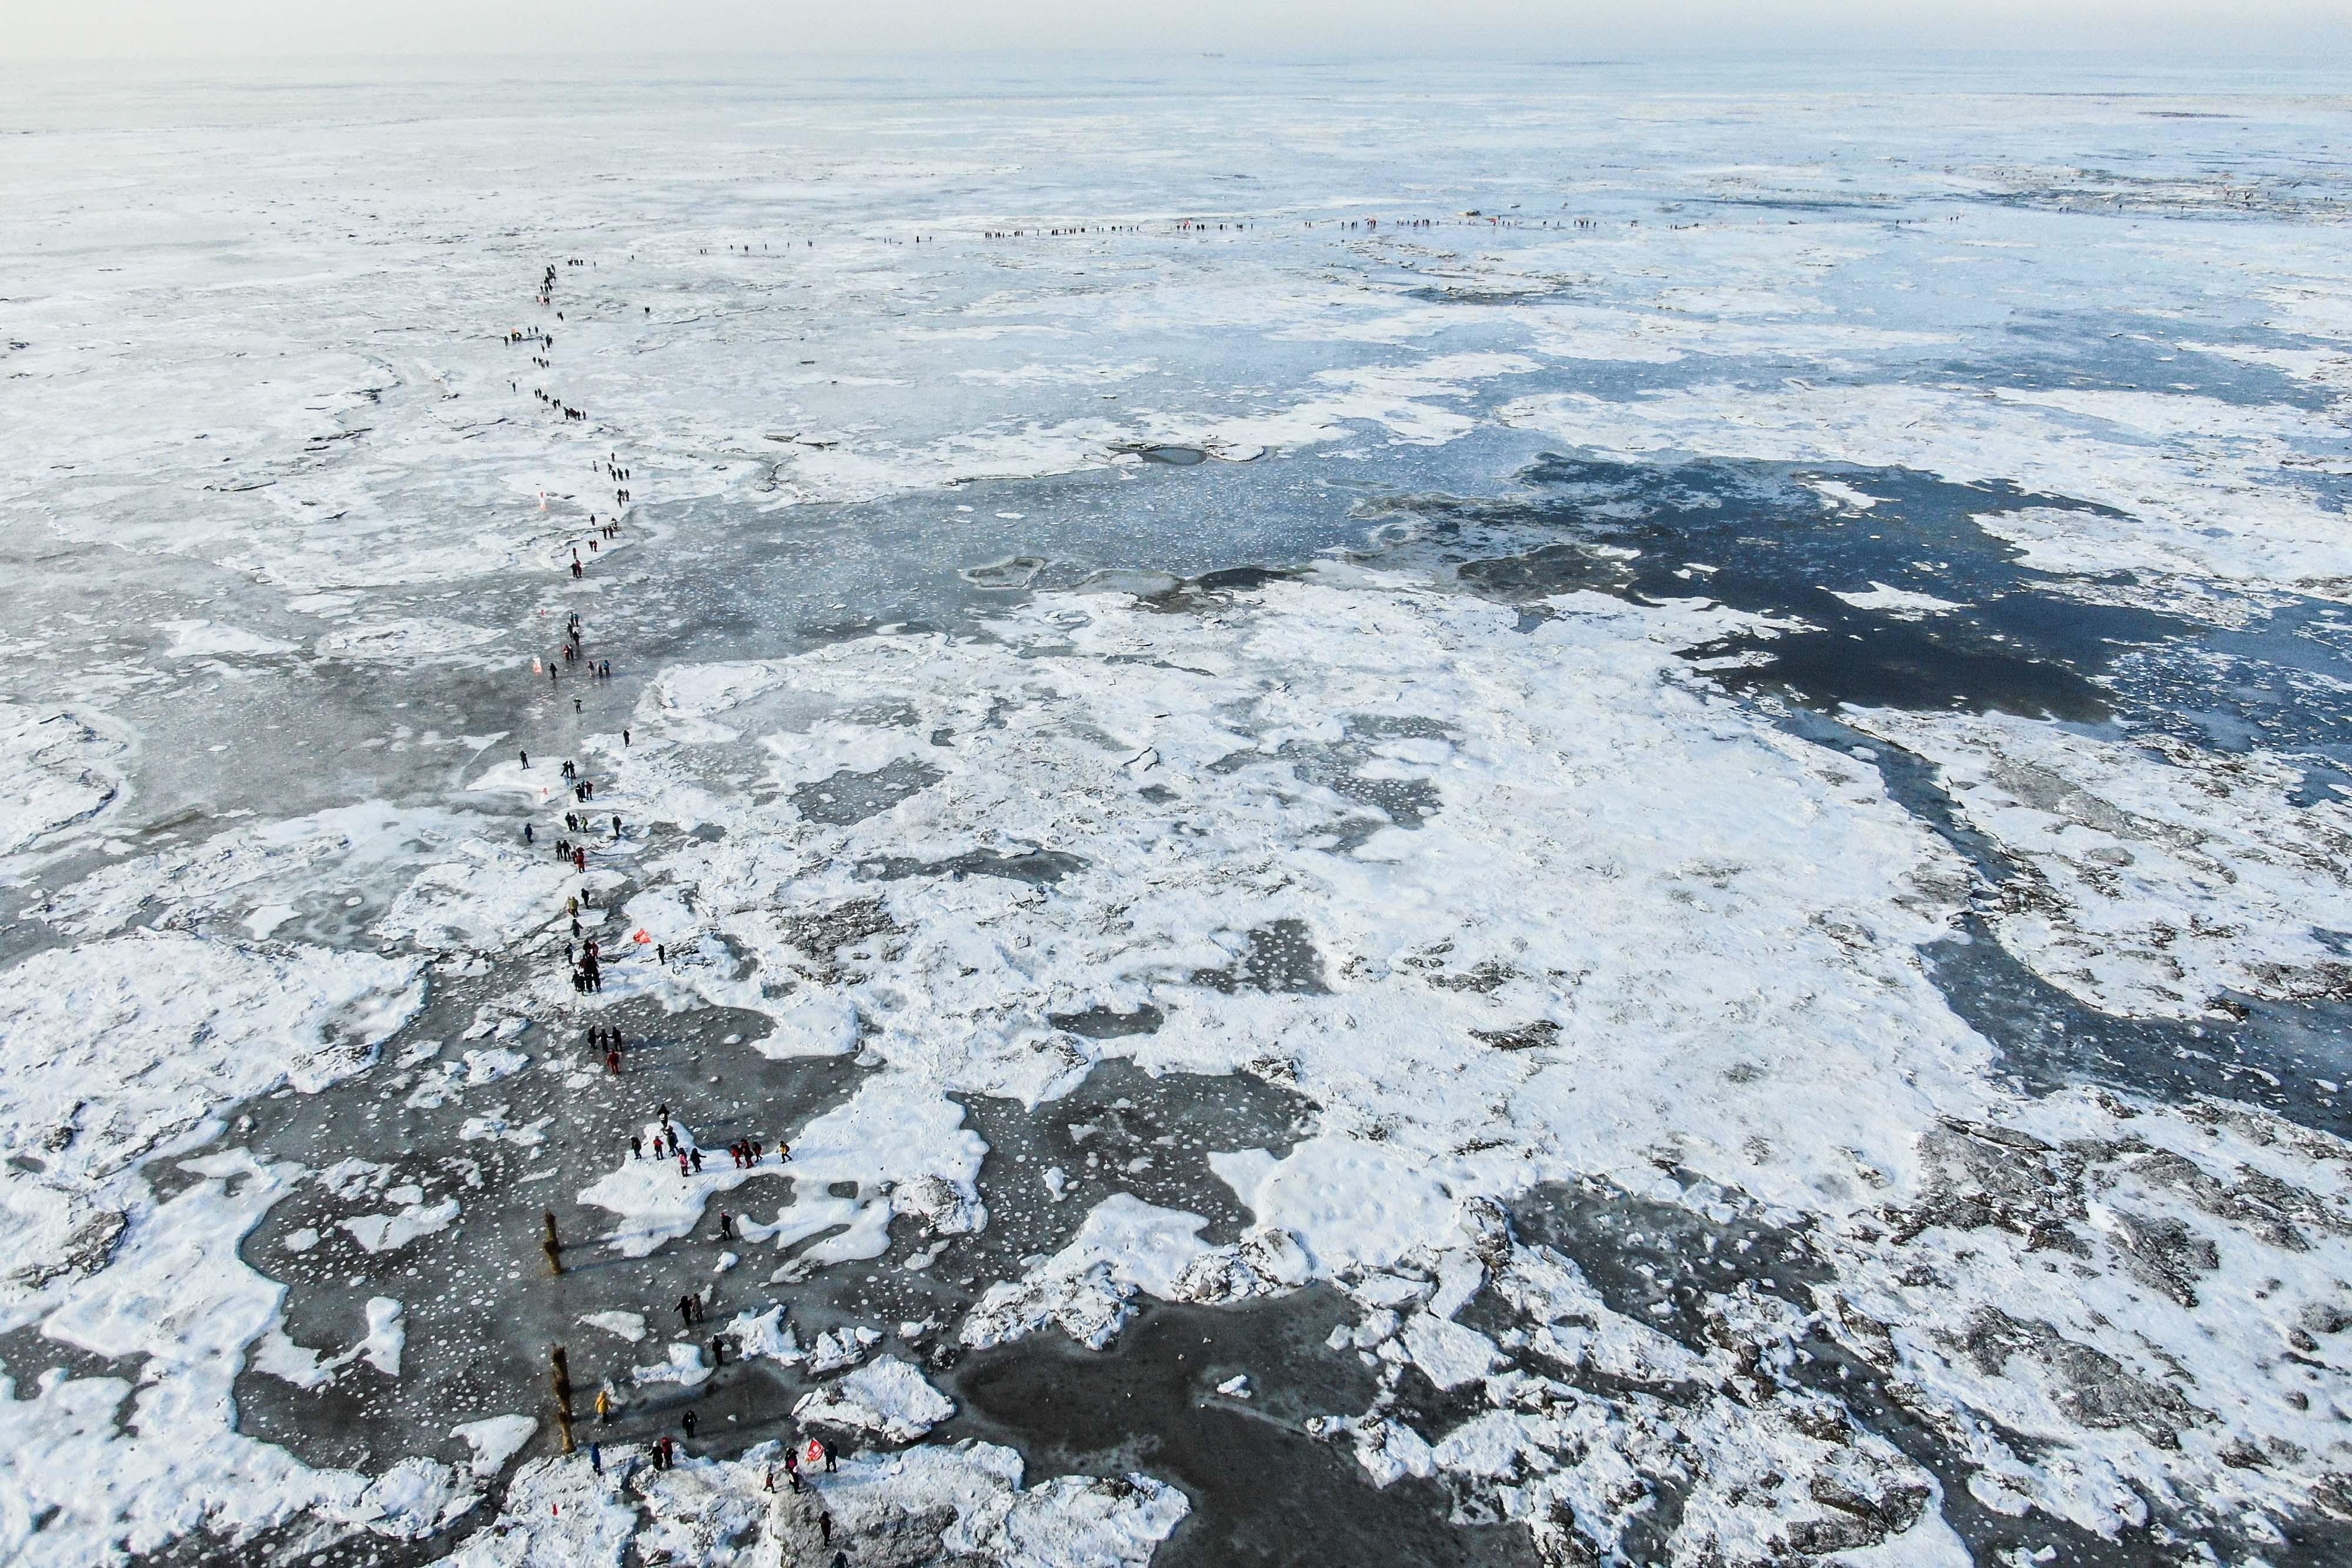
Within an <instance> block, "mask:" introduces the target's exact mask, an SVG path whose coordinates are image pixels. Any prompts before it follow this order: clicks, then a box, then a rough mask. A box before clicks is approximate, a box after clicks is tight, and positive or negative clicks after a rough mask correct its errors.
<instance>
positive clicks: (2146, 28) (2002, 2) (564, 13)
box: [0, 0, 2352, 60]
mask: <svg viewBox="0 0 2352 1568" xmlns="http://www.w3.org/2000/svg"><path fill="white" fill-rule="evenodd" d="M1153 47H1160V48H1166V49H1169V50H1174V51H1181V52H1184V53H1187V54H1191V53H1197V52H1200V51H1204V50H1226V51H1231V52H1232V53H1234V54H1236V55H1276V54H1278V55H1297V54H1350V55H1362V54H1391V55H1393V54H1408V53H1414V52H1423V51H1443V52H1444V53H1448V54H1479V53H1497V52H1501V53H1511V54H1524V53H1528V52H1529V51H1540V52H1542V53H1544V54H1551V53H1557V52H1559V51H1569V52H1571V53H1577V54H1589V53H1591V52H1592V51H1594V50H1641V51H1644V52H1653V53H1654V52H1663V51H1671V50H1679V49H1693V48H1698V49H1721V48H1726V47H1732V48H1839V47H1934V48H1952V47H1961V48H1980V49H2032V48H2053V47H2054V48H2086V49H2127V50H2131V51H2134V52H2140V51H2149V50H2156V51H2182V50H2185V51H2194V52H2199V53H2209V52H2210V53H2219V54H2246V53H2255V54H2286V55H2290V56H2301V57H2311V56H2313V55H2323V56H2336V57H2342V56H2345V55H2346V54H2347V52H2352V0H2236V3H2232V0H2207V3H2202V4H2200V3H2198V0H1589V3H1582V4H1580V3H1576V0H1182V3H1181V4H1177V5H1150V6H1143V5H1118V4H1117V3H1116V0H1113V3H1109V4H1106V3H1104V0H823V3H818V0H361V3H358V4H353V3H352V0H0V59H16V60H27V59H55V58H59V57H79V58H119V59H165V58H174V57H200V58H219V57H286V56H304V55H319V56H341V57H350V56H361V57H367V56H379V57H394V56H415V55H477V54H499V55H519V54H520V55H527V54H551V55H582V54H618V55H646V54H652V53H656V52H658V53H665V54H671V53H718V54H725V53H733V52H742V53H758V54H785V55H789V54H791V53H793V52H795V51H819V50H822V51H827V52H843V51H903V50H908V49H920V50H927V51H940V50H977V49H988V48H1018V49H1038V48H1075V49H1136V48H1145V49H1148V48H1153Z"/></svg>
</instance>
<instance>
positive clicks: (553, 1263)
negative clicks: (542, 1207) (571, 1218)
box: [539, 1209, 563, 1274]
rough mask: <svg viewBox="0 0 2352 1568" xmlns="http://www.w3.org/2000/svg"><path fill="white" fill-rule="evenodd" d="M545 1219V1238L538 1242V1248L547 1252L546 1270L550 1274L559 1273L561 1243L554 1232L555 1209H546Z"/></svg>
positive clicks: (561, 1255) (561, 1261)
mask: <svg viewBox="0 0 2352 1568" xmlns="http://www.w3.org/2000/svg"><path fill="white" fill-rule="evenodd" d="M546 1219H547V1239H546V1240H544V1241H542V1242H541V1243H540V1244H539V1249H540V1250H541V1251H542V1252H544V1253H546V1254H547V1271H548V1272H549V1273H551V1274H561V1273H562V1272H563V1243H562V1241H561V1240H560V1239H557V1237H556V1234H555V1211H554V1210H553V1209H549V1210H548V1211H547V1213H546Z"/></svg>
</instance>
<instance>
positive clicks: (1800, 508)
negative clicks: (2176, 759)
mask: <svg viewBox="0 0 2352 1568" xmlns="http://www.w3.org/2000/svg"><path fill="white" fill-rule="evenodd" d="M1520 478H1521V481H1522V483H1523V485H1524V486H1526V489H1525V493H1524V494H1523V495H1522V496H1520V497H1513V498H1511V499H1509V500H1504V501H1491V502H1469V501H1461V500H1455V499H1450V498H1445V499H1434V500H1423V501H1420V502H1415V503H1412V504H1410V505H1408V506H1407V507H1405V509H1406V510H1408V511H1410V512H1412V513H1413V514H1414V515H1415V516H1417V517H1419V518H1420V519H1421V520H1422V521H1423V524H1424V525H1425V526H1426V528H1427V530H1428V532H1427V536H1426V537H1427V540H1428V542H1429V543H1430V544H1432V545H1434V546H1436V547H1437V548H1439V549H1441V550H1443V551H1444V552H1445V553H1446V554H1447V555H1448V556H1449V557H1451V558H1452V559H1454V560H1455V562H1456V571H1457V575H1458V576H1459V578H1460V580H1462V581H1463V582H1464V583H1465V585H1467V586H1468V587H1469V588H1470V589H1471V590H1472V591H1475V592H1477V593H1481V594H1484V595H1486V596H1487V597H1489V598H1494V599H1498V600H1502V601H1506V602H1528V601H1535V600H1539V599H1544V598H1549V597H1550V596H1552V595H1555V594H1559V593H1564V592H1572V591H1579V590H1587V591H1595V592H1601V593H1608V594H1612V595H1614V596H1616V597H1620V598H1624V599H1629V600H1632V601H1634V602H1637V603H1657V602H1661V601H1670V600H1691V599H1704V600H1710V601H1715V602H1717V603H1721V604H1724V605H1727V606H1728V607H1730V608H1732V609H1735V610H1740V611H1746V612H1751V613H1756V614H1762V615H1769V616H1772V617H1775V618H1776V619H1780V620H1784V621H1790V622H1798V623H1799V624H1798V625H1797V626H1795V627H1794V628H1792V629H1790V630H1786V631H1780V632H1773V633H1769V634H1741V635H1738V636H1735V637H1730V638H1726V639H1723V640H1722V641H1720V642H1717V643H1708V644H1706V645H1704V646H1702V647H1698V648H1694V649H1691V650H1688V656H1689V657H1691V658H1692V659H1693V660H1694V661H1696V662H1698V663H1700V664H1702V666H1703V667H1705V668H1706V669H1707V670H1708V671H1709V672H1710V674H1713V675H1714V677H1715V678H1716V679H1717V680H1718V681H1720V682H1721V683H1723V684H1724V685H1727V686H1729V687H1731V688H1733V689H1736V690H1759V689H1771V690H1775V691H1779V692H1781V693H1785V694H1786V695H1789V696H1790V697H1791V698H1792V699H1793V700H1796V701H1799V702H1801V703H1805V704H1808V705H1811V706H1821V707H1824V708H1828V707H1834V706H1838V705H1840V704H1854V705H1857V706H1888V707H1902V708H1912V709H1924V710H1940V709H1949V708H1956V707H1957V708H1965V709H1969V710H1973V711H1986V710H1998V711H2000V712H2006V713H2014V714H2021V715H2024V716H2030V717H2054V718H2063V719H2070V720H2074V721H2078V722H2097V721H2100V720H2104V719H2105V718H2106V717H2108V716H2109V715H2110V714H2111V713H2112V711H2113V698H2112V695H2111V694H2110V693H2109V692H2108V691H2107V690H2106V689H2105V688H2104V687H2103V686H2102V685H2100V684H2099V681H2098V677H2099V676H2100V675H2101V674H2103V673H2105V672H2106V671H2107V670H2108V669H2109V668H2110V666H2111V665H2112V664H2114V663H2115V661H2116V658H2117V657H2118V655H2119V654H2120V653H2122V652H2124V651H2125V650H2126V649H2129V648H2134V647H2139V646H2145V645H2149V644H2156V643H2164V642H2167V641H2168V640H2185V639H2188V638H2190V637H2193V636H2195V635H2196V634H2197V633H2198V632H2199V631H2200V628H2198V627H2196V626H2195V625H2194V624H2193V623H2191V622H2186V621H2183V620H2181V619H2179V618H2178V617H2175V616H2169V615H2164V614H2159V613H2157V612H2152V611H2147V610H2142V609H2137V608H2133V607H2129V606H2124V605H2116V604H2101V603H2087V602H2084V601H2083V600H2082V599H2080V598H2078V597H2074V596H2070V595H2066V594H2063V593H2060V592H2056V591H2053V586H2052V583H2053V580H2052V579H2051V578H2050V577H2049V576H2048V575H2047V574H2044V573H2041V572H2036V571H2033V570H2030V569H2027V568H2025V567H2023V566H2021V565H2020V564H2019V562H2018V559H2017V551H2016V549H2014V548H2013V547H2011V545H2009V544H2007V543H2006V542H2004V541H2002V540H2000V539H1997V538H1993V537H1992V536H1991V535H1990V534H1987V533H1985V532H1984V531H1983V529H1982V528H1979V526H1978V525H1977V523H1976V521H1975V518H1976V517H1977V516H1979V514H1988V513H1993V512H2002V511H2011V510H2015V509H2018V508H2020V507H2028V506H2033V507H2061V508H2067V509H2076V510H2086V511H2096V510H2098V508H2095V507H2089V506H2087V505H2086V504H2084V503H2081V502H2076V501H2070V500H2068V499H2066V498H2064V497H2048V496H2040V495H2034V494H2032V493H2029V492H2026V491H2023V490H2021V489H2019V488H2017V487H2016V486H2010V485H2005V484H1986V485H1957V484H1953V483H1951V482H1949V481H1947V480H1943V479H1939V478H1937V477H1935V476H1930V475H1924V474H1917V473H1913V472H1910V471H1907V470H1890V469H1870V470H1860V469H1834V470H1833V469H1826V468H1822V467H1818V466H1811V467H1808V466H1800V465H1776V464H1727V463H1693V464H1685V465H1675V466H1668V467H1653V466H1644V465H1633V464H1622V463H1612V462H1601V461H1592V460H1585V459H1578V458H1570V457H1559V456H1554V457H1548V458H1546V459H1544V460H1542V461H1541V462H1538V463H1537V464H1535V465H1532V466H1530V467H1529V468H1528V469H1527V470H1526V471H1524V472H1523V473H1522V474H1521V476H1520ZM1547 536H1548V537H1547ZM1506 540H1510V541H1515V542H1516V544H1517V548H1515V549H1506V550H1504V551H1502V552H1500V553H1494V554H1487V553H1484V552H1485V551H1486V550H1491V549H1493V548H1494V546H1495V545H1496V544H1497V543H1502V542H1505V541H1506Z"/></svg>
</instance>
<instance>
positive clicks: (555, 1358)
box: [549, 1344, 572, 1454]
mask: <svg viewBox="0 0 2352 1568" xmlns="http://www.w3.org/2000/svg"><path fill="white" fill-rule="evenodd" d="M549 1359H550V1360H551V1361H552V1362H554V1364H555V1424H556V1425H557V1426H558V1427H562V1430H563V1451H564V1452H565V1453H567V1454H568V1453H571V1452H572V1364H571V1363H570V1362H569V1361H567V1360H566V1359H565V1358H564V1354H563V1347H562V1345H560V1344H559V1345H557V1346H556V1347H555V1349H554V1351H553V1353H552V1354H551V1355H550V1356H549Z"/></svg>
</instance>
